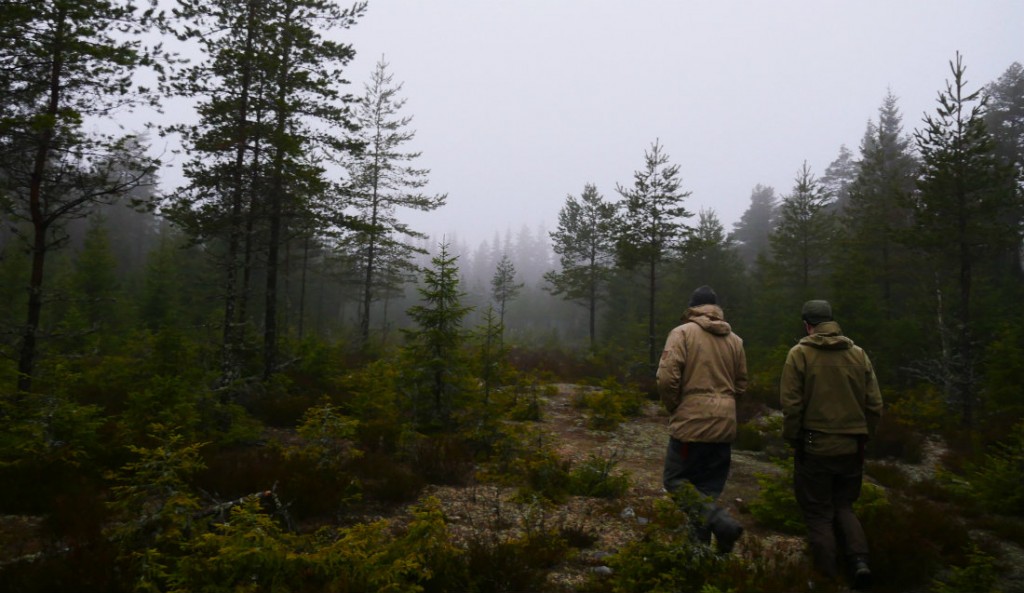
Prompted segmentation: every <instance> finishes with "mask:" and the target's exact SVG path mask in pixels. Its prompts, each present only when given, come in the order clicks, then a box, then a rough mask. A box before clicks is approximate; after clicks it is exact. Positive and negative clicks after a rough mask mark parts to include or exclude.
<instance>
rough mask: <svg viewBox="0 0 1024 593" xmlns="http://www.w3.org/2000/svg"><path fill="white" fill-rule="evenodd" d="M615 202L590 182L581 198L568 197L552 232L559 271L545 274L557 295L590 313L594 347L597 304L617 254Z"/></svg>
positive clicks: (589, 320) (595, 341)
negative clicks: (605, 199) (574, 302)
mask: <svg viewBox="0 0 1024 593" xmlns="http://www.w3.org/2000/svg"><path fill="white" fill-rule="evenodd" d="M614 228H615V204H612V203H610V202H606V201H604V197H603V196H601V194H600V193H598V191H597V187H596V186H594V185H593V184H590V183H588V184H586V185H585V186H584V187H583V193H581V194H580V197H579V199H578V200H577V199H576V198H575V197H574V196H572V195H569V196H567V197H566V200H565V205H564V206H562V209H561V210H560V211H559V212H558V229H557V230H555V231H554V232H552V233H550V236H551V241H552V247H553V249H554V251H555V253H556V254H558V258H559V265H560V267H561V269H560V270H558V271H550V272H547V273H546V274H544V279H545V280H546V281H547V282H548V285H549V290H550V291H551V293H552V294H554V295H564V296H565V298H566V299H569V300H572V301H576V302H579V303H582V304H583V305H584V306H585V307H586V308H587V312H588V329H589V332H590V349H591V350H592V351H593V350H594V349H595V348H596V347H597V304H598V302H599V301H600V299H601V298H602V296H603V291H604V289H605V286H606V284H607V282H608V275H609V274H610V272H611V268H612V265H613V264H614V257H615V240H614V237H613V235H612V233H613V230H614Z"/></svg>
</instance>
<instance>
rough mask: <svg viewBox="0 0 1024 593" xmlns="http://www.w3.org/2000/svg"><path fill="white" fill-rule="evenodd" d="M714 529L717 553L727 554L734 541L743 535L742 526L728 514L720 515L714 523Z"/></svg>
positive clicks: (730, 550) (734, 543)
mask: <svg viewBox="0 0 1024 593" xmlns="http://www.w3.org/2000/svg"><path fill="white" fill-rule="evenodd" d="M714 530H715V547H716V548H717V550H718V553H719V554H728V553H729V552H732V548H733V546H735V545H736V541H737V540H739V539H740V536H741V535H743V526H742V525H740V524H739V523H738V522H737V521H736V520H735V519H733V518H732V517H729V516H728V515H725V514H724V513H723V515H720V516H719V517H718V521H717V522H716V524H715V525H714Z"/></svg>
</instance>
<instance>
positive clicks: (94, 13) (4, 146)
mask: <svg viewBox="0 0 1024 593" xmlns="http://www.w3.org/2000/svg"><path fill="white" fill-rule="evenodd" d="M0 23H2V24H0V27H2V30H0V33H2V34H0V62H2V63H3V64H4V66H3V68H0V104H3V106H4V108H3V114H2V115H0V185H2V189H0V195H3V196H4V199H3V200H0V207H2V208H3V209H4V217H5V218H8V219H10V220H19V221H24V222H25V223H27V224H26V226H25V227H23V228H24V230H25V231H26V232H25V234H24V235H23V237H22V238H23V239H24V240H25V242H26V244H27V247H28V248H29V249H30V250H31V254H32V263H31V270H30V275H29V278H28V280H27V282H25V283H24V284H25V285H27V286H28V303H27V307H26V320H25V323H24V325H23V331H22V334H21V343H20V347H19V350H20V351H19V355H18V385H17V387H18V390H19V391H22V392H27V391H29V390H30V389H31V387H32V379H33V373H34V370H35V362H36V350H37V340H38V337H39V333H40V320H41V312H42V309H43V302H44V295H43V279H44V268H45V263H46V256H47V254H48V253H49V252H50V251H51V250H53V249H55V248H58V247H60V246H61V245H63V244H64V242H65V239H66V235H65V234H64V231H63V226H64V224H65V223H66V222H67V221H68V220H71V219H74V218H77V217H82V216H86V215H88V214H89V212H90V211H91V210H92V208H93V206H94V205H95V204H97V203H103V202H110V201H114V200H117V199H118V198H119V197H120V196H122V195H123V194H124V193H126V192H127V191H129V190H130V189H131V188H133V187H135V186H137V185H139V184H141V183H144V182H146V180H148V179H151V177H150V175H149V174H150V173H151V172H152V171H153V170H154V169H155V167H156V164H155V163H154V162H153V161H151V160H150V159H146V158H143V159H141V160H139V161H138V162H133V163H126V162H124V158H127V157H126V155H128V154H130V152H129V151H126V150H123V149H122V148H123V147H125V146H126V145H127V144H128V143H129V142H130V139H128V138H124V137H121V138H117V137H114V136H112V135H109V134H102V133H87V132H86V131H85V127H84V122H85V120H86V119H87V118H90V117H98V118H105V117H109V116H110V115H111V114H113V113H114V112H116V111H117V110H118V109H123V108H125V107H130V106H134V105H139V104H140V103H143V102H146V101H151V100H152V96H150V95H148V92H147V90H146V89H144V88H141V87H138V86H136V85H135V84H133V79H134V76H135V73H136V71H137V70H138V69H139V68H142V67H146V66H150V65H153V64H154V63H155V62H154V59H155V58H154V54H153V53H152V52H150V51H149V50H148V49H147V48H145V47H144V46H143V45H142V44H141V42H140V41H139V39H140V36H141V34H142V33H143V32H144V31H145V30H146V29H148V23H149V13H143V14H140V13H138V12H137V11H136V9H135V7H134V6H133V5H132V4H131V3H128V2H119V1H116V0H115V1H109V0H100V1H91V2H73V1H72V2H52V1H45V2H35V3H31V4H26V3H16V2H5V3H2V4H0ZM115 32H116V33H115ZM20 228H21V227H20Z"/></svg>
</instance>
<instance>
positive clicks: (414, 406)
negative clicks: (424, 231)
mask: <svg viewBox="0 0 1024 593" xmlns="http://www.w3.org/2000/svg"><path fill="white" fill-rule="evenodd" d="M457 261H458V256H454V255H452V254H451V253H450V252H449V246H448V244H447V243H443V244H441V249H440V251H439V252H438V254H437V255H435V256H434V257H433V258H432V259H431V266H430V267H428V268H427V269H426V270H424V277H423V284H422V286H421V287H420V289H419V293H420V297H421V301H422V302H421V303H420V304H418V305H414V306H412V307H410V308H409V310H408V311H407V313H408V315H409V317H410V319H411V320H412V322H413V324H414V326H413V327H411V328H405V329H403V330H402V332H403V333H404V334H405V338H406V346H405V348H404V350H403V358H404V361H405V364H404V368H403V373H402V374H403V377H402V378H401V379H400V385H399V389H400V390H401V391H403V392H404V393H405V394H406V395H407V396H408V400H409V406H410V408H409V409H410V410H411V413H412V416H413V420H414V421H415V423H416V425H417V427H419V429H420V430H423V431H427V432H433V431H440V430H446V429H451V428H453V427H454V426H455V424H456V422H457V412H459V411H460V410H461V409H462V408H463V407H464V406H465V405H466V403H467V399H468V397H469V395H470V393H471V391H472V385H471V380H470V379H471V376H472V375H471V372H470V370H469V363H468V361H467V358H466V353H465V351H464V349H463V347H464V345H465V343H466V340H467V337H468V332H467V331H466V330H465V329H464V328H463V323H464V320H465V318H466V315H468V314H469V312H470V311H471V308H470V307H467V306H465V305H463V304H462V299H463V298H464V297H465V293H463V292H462V290H461V289H460V287H459V268H458V265H457Z"/></svg>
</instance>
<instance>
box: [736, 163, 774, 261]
mask: <svg viewBox="0 0 1024 593" xmlns="http://www.w3.org/2000/svg"><path fill="white" fill-rule="evenodd" d="M777 212H778V200H777V199H776V197H775V188H773V187H771V186H766V185H761V184H760V183H758V184H757V185H755V186H754V189H753V190H751V192H750V206H748V207H747V209H746V211H744V212H743V215H742V216H740V219H739V221H737V222H736V223H735V224H733V227H732V232H731V233H730V234H729V238H730V240H732V241H733V243H735V244H736V248H737V249H738V250H739V253H740V257H742V258H743V261H744V263H746V264H747V267H752V266H753V265H754V262H756V261H757V258H758V256H760V255H762V254H764V255H767V254H769V252H770V249H771V247H770V243H769V241H768V237H770V236H771V234H772V231H773V230H774V229H775V222H776V217H777Z"/></svg>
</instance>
